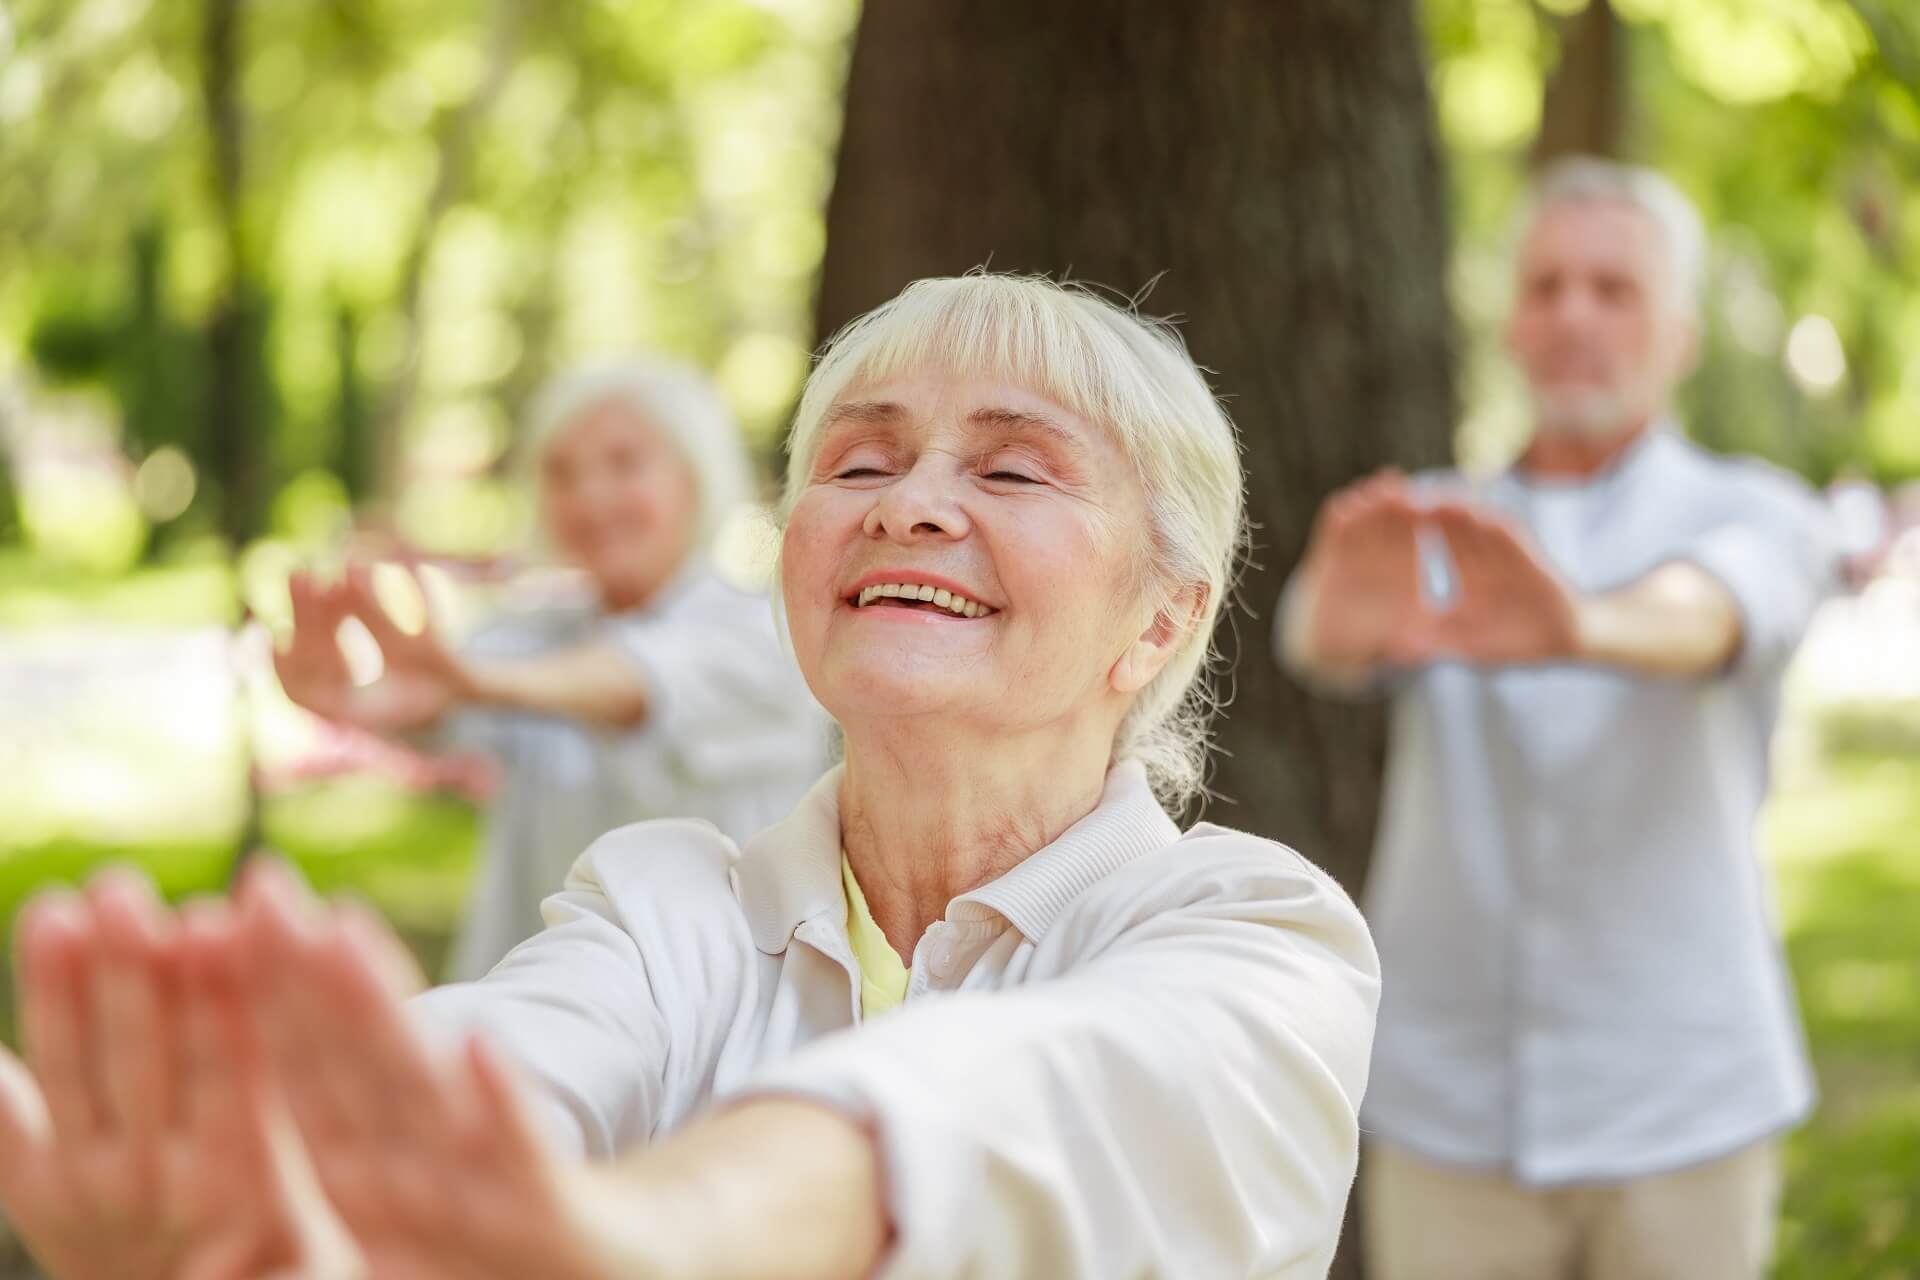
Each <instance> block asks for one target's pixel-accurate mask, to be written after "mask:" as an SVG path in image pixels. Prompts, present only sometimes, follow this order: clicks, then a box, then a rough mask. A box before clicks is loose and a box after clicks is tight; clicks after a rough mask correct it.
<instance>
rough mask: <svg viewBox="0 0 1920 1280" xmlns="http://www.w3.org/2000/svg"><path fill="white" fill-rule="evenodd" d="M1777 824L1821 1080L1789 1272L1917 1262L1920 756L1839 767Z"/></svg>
mask: <svg viewBox="0 0 1920 1280" xmlns="http://www.w3.org/2000/svg"><path fill="white" fill-rule="evenodd" d="M1768 835H1769V843H1770V846H1771V848H1772V850H1773V864H1774V872H1775V877H1776V883H1777V886H1778V889H1779V894H1780V904H1781V911H1782V918H1783V920H1784V923H1785V925H1786V931H1787V950H1788V955H1789V956H1790V958H1791V960H1792V964H1793V971H1794V978H1795V981H1796V983H1797V984H1798V986H1799V992H1800V1004H1801V1009H1802V1013H1803V1015H1804V1017H1805V1019H1806V1024H1807V1031H1808V1037H1809V1040H1810V1041H1811V1043H1812V1046H1813V1052H1814V1059H1815V1064H1816V1067H1817V1069H1818V1072H1819V1076H1820V1086H1821V1103H1820V1108H1819V1110H1818V1112H1817V1113H1816V1114H1815V1115H1814V1117H1813V1119H1812V1121H1811V1122H1810V1123H1808V1124H1807V1125H1806V1126H1805V1127H1804V1128H1802V1129H1801V1130H1800V1131H1799V1132H1798V1133H1796V1134H1795V1135H1794V1136H1793V1137H1792V1139H1791V1140H1790V1141H1789V1143H1788V1146H1787V1187H1786V1200H1785V1204H1784V1205H1783V1208H1782V1215H1781V1223H1780V1249H1779V1255H1778V1257H1779V1261H1778V1266H1777V1268H1776V1270H1775V1276H1776V1280H1816V1278H1817V1280H1850V1278H1853V1277H1858V1278H1859V1280H1896V1278H1899V1277H1920V929H1916V928H1915V922H1916V921H1920V757H1907V758H1899V757H1888V758H1882V759H1855V760H1851V761H1843V762H1841V763H1839V764H1836V765H1834V766H1832V767H1830V768H1829V769H1828V770H1827V771H1826V776H1825V777H1824V778H1823V779H1822V780H1821V781H1820V782H1819V783H1818V784H1817V785H1809V786H1804V787H1801V788H1798V789H1796V790H1795V791H1792V792H1789V793H1788V794H1786V795H1783V796H1782V797H1780V798H1779V800H1778V801H1777V802H1776V803H1775V805H1774V807H1773V810H1772V812H1771V814H1770V815H1769V824H1768Z"/></svg>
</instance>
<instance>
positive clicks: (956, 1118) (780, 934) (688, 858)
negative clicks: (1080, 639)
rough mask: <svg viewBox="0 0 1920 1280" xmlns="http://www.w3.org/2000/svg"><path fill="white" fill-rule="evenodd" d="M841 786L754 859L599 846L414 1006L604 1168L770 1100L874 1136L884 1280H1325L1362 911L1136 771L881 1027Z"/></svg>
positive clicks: (707, 840)
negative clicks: (474, 963) (539, 1090)
mask: <svg viewBox="0 0 1920 1280" xmlns="http://www.w3.org/2000/svg"><path fill="white" fill-rule="evenodd" d="M838 783H839V774H838V771H837V770H836V771H835V772H833V773H830V774H828V775H827V777H826V778H824V779H823V780H822V781H821V782H820V784H819V785H818V786H817V787H815V788H814V790H813V791H812V792H811V793H810V794H809V795H808V797H807V798H806V799H805V800H804V801H802V803H801V805H800V807H799V808H798V809H797V810H796V811H795V812H794V813H793V814H792V816H790V817H789V818H787V819H786V820H785V821H783V822H781V823H779V824H778V825H776V826H774V827H771V828H769V829H768V830H767V831H765V832H763V833H761V834H760V835H758V836H756V837H754V838H753V839H752V840H750V841H748V843H747V844H746V846H745V848H744V850H740V849H737V848H736V846H735V845H734V844H733V842H732V841H730V840H728V839H726V838H725V837H723V836H722V835H720V833H719V832H717V831H716V830H714V829H713V828H712V827H710V826H707V825H706V824H703V823H695V822H654V823H645V824H641V825H637V826H632V827H628V828H625V829H623V830H620V831H616V832H613V833H612V834H610V835H607V836H605V837H604V838H602V839H601V840H599V841H598V842H597V843H595V844H594V845H593V847H592V848H591V849H589V850H588V851H587V853H586V855H585V856H583V857H582V858H581V859H580V861H579V862H578V863H577V864H576V865H575V867H574V869H573V873H572V875H571V876H570V877H569V879H568V882H567V887H566V890H565V891H564V892H562V893H560V894H558V895H556V896H554V897H552V898H550V899H548V900H547V902H546V904H545V907H544V912H545V916H546V919H547V921H548V924H549V928H548V929H547V930H546V931H545V932H543V933H541V934H539V935H538V936H537V937H535V938H534V939H532V940H531V941H529V942H527V943H525V944H523V945H522V946H520V947H519V948H517V949H516V950H515V951H514V952H513V953H512V954H510V955H509V956H508V957H507V959H506V960H505V961H504V962H503V963H502V964H501V965H500V966H499V967H498V968H497V969H495V970H494V971H493V972H492V973H491V974H489V975H488V976H487V977H486V978H485V979H483V980H481V981H479V982H475V983H466V984H462V985H457V986H452V987H443V988H440V989H438V990H436V991H432V992H429V993H428V994H427V995H425V996H424V997H422V998H421V1000H422V1004H423V1006H424V1010H425V1012H426V1013H427V1014H428V1015H429V1018H430V1020H431V1021H433V1022H435V1023H439V1024H443V1025H446V1026H449V1027H459V1028H483V1029H485V1030H486V1031H488V1032H490V1033H491V1034H492V1035H493V1036H494V1037H495V1038H496V1039H497V1041H498V1042H499V1043H500V1044H501V1045H502V1046H503V1047H505V1048H506V1049H508V1050H509V1051H510V1052H512V1053H513V1054H515V1055H516V1056H517V1057H518V1059H519V1060H520V1061H521V1062H522V1063H523V1064H524V1065H525V1066H526V1068H527V1070H528V1072H529V1073H530V1074H531V1076H532V1077H533V1079H534V1080H535V1081H536V1082H537V1083H538V1084H539V1085H541V1086H542V1087H543V1089H544V1093H545V1098H546V1101H547V1103H548V1104H549V1110H550V1113H551V1116H552V1119H553V1121H554V1127H555V1129H556V1132H557V1133H558V1134H559V1135H560V1138H561V1141H563V1142H564V1143H566V1144H568V1145H569V1146H571V1147H574V1148H576V1149H578V1150H579V1151H580V1152H582V1153H584V1154H586V1155H588V1156H592V1157H606V1156H610V1155H612V1154H614V1153H615V1152H617V1151H620V1150H621V1149H623V1148H627V1147H631V1146H634V1145H639V1144H645V1143H648V1142H652V1141H655V1140H658V1139H659V1138H661V1137H663V1136H664V1135H666V1134H668V1133H670V1132H672V1131H673V1130H674V1129H676V1128H677V1127H679V1126H680V1125H682V1124H684V1123H685V1122H686V1121H687V1120H688V1118H689V1117H691V1116H693V1115H695V1114H696V1113H698V1112H700V1111H702V1110H704V1109H706V1108H708V1107H710V1106H712V1105H713V1104H714V1102H715V1101H716V1099H722V1098H731V1097H740V1096H744V1095H750V1094H756V1093H767V1092H776V1093H781V1094H787V1095H792V1094H801V1095H806V1096H811V1097H816V1098H819V1099H821V1100H822V1101H824V1102H826V1103H828V1104H830V1105H833V1106H835V1107H839V1108H843V1109H845V1110H846V1111H849V1112H851V1113H854V1114H856V1115H859V1116H861V1117H865V1118H868V1119H870V1120H871V1122H872V1123H873V1124H874V1126H875V1129H876V1131H877V1133H878V1134H879V1135H880V1141H881V1144H882V1148H883V1152H884V1157H885V1164H886V1175H887V1180H888V1186H889V1194H890V1201H891V1207H892V1211H893V1214H894V1217H895V1225H896V1228H897V1233H898V1234H897V1241H896V1243H895V1246H894V1248H893V1250H892V1252H891V1253H890V1254H889V1257H888V1260H887V1262H886V1264H885V1266H883V1268H882V1271H881V1274H882V1275H883V1276H887V1277H914V1278H916V1280H919V1278H923V1277H924V1278H929V1280H930V1278H933V1277H963V1276H964V1277H1013V1276H1030V1277H1044V1278H1045V1280H1078V1278H1082V1277H1084V1278H1085V1280H1096V1278H1097V1280H1112V1278H1115V1277H1139V1276H1164V1277H1179V1278H1181V1280H1206V1278H1207V1277H1216V1276H1217V1277H1268V1276H1286V1277H1307V1276H1322V1275H1324V1274H1325V1272H1326V1268H1327V1265H1328V1263H1329V1261H1330V1259H1331V1258H1332V1256H1333V1250H1334V1245H1335V1242H1336V1240H1337V1238H1338V1236H1339V1228H1340V1219H1341V1214H1342V1211H1343V1209H1344V1206H1345V1202H1346V1196H1347V1189H1348V1186H1349V1184H1350V1182H1351V1180H1352V1177H1353V1171H1354V1165H1355V1160H1356V1148H1357V1137H1358V1129H1357V1121H1356V1114H1357V1110H1358V1107H1359V1105H1360V1098H1361V1093H1362V1091H1363V1090H1364V1088H1365V1085H1366V1077H1367V1062H1368V1053H1369V1048H1370V1044H1371V1041H1372V1036H1373V1020H1374V1009H1375V1005H1376V1003H1377V1000H1378V996H1379V969H1378V963H1377V960H1376V958H1375V955H1374V950H1373V944H1372V942H1371V940H1370V938H1369V937H1368V934H1367V929H1366V926H1365V924H1364V923H1363V922H1362V921H1361V918H1360V915H1359V913H1358V912H1357V911H1356V910H1355V909H1354V907H1353V905H1352V903H1351V902H1350V901H1349V900H1348V899H1347V897H1346V895H1345V894H1344V893H1342V892H1341V891H1340V889H1339V888H1338V887H1337V886H1336V885H1335V884H1334V883H1333V882H1332V881H1331V880H1330V879H1329V878H1328V877H1327V876H1326V875H1325V874H1324V873H1322V872H1321V871H1320V870H1319V869H1318V868H1316V867H1314V866H1313V865H1312V864H1311V863H1309V862H1307V861H1306V860H1305V859H1304V858H1302V857H1300V856H1299V855H1298V854H1296V853H1294V852H1293V851H1292V850H1290V849H1286V848H1284V847H1282V846H1280V845H1277V844H1274V843H1273V842H1271V841H1268V840H1263V839H1260V838H1259V837H1256V836H1250V835H1246V834H1243V833H1240V832H1235V831H1229V830H1225V829H1223V828H1219V827H1214V826H1207V825H1202V826H1199V827H1196V828H1194V829H1193V830H1192V831H1189V832H1187V833H1186V834H1185V835H1182V834H1181V833H1180V831H1179V830H1178V828H1176V827H1175V825H1174V824H1173V822H1172V821H1171V820H1170V819H1169V818H1168V817H1167V816H1166V814H1165V813H1164V812H1163V811H1162V810H1161V809H1160V807H1159V805H1158V804H1157V803H1155V801H1154V799H1153V796H1152V793H1151V791H1150V790H1149V788H1148V786H1147V782H1146V778H1145V775H1144V774H1143V772H1142V771H1141V769H1140V768H1139V766H1137V765H1133V764H1124V765H1121V766H1119V767H1117V768H1116V769H1115V770H1114V771H1113V773H1112V774H1111V775H1110V776H1109V778H1108V781H1107V787H1106V792H1105V795H1104V797H1103V798H1102V800H1101V803H1100V805H1099V806H1098V807H1097V808H1096V809H1095V810H1094V811H1093V812H1092V813H1091V814H1089V815H1088V816H1087V817H1086V818H1085V819H1083V820H1082V821H1081V822H1079V823H1078V824H1076V825H1075V826H1074V827H1072V828H1071V829H1070V830H1068V831H1067V832H1066V833H1065V834H1064V835H1063V836H1061V838H1060V839H1059V840H1057V841H1055V842H1054V843H1053V844H1051V845H1049V846H1047V847H1046V848H1044V849H1042V850H1040V851H1039V852H1038V853H1036V854H1034V855H1033V856H1032V857H1030V858H1029V859H1027V860H1026V861H1025V862H1023V863H1021V864H1020V865H1019V866H1018V867H1016V868H1015V869H1014V870H1012V871H1010V872H1008V873H1007V874H1006V875H1004V876H1002V877H1001V878H999V879H998V880H995V881H993V882H992V883H990V884H988V885H986V886H984V887H982V888H980V889H978V890H975V891H974V892H971V893H968V894H965V895H963V896H962V897H960V898H957V899H955V900H954V901H953V903H952V904H951V905H950V906H949V907H948V910H947V913H946V916H945V918H944V919H943V920H941V921H939V922H936V923H935V924H934V925H933V927H932V928H930V929H929V930H928V932H927V934H926V936H925V937H924V938H922V940H921V941H920V944H919V946H918V947H917V949H916V950H915V952H914V957H913V979H912V985H911V987H910V989H909V992H908V996H907V1001H906V1003H905V1004H904V1005H902V1006H901V1007H900V1008H899V1009H898V1010H897V1011H895V1012H893V1013H889V1014H887V1015H886V1016H884V1017H882V1018H878V1019H876V1020H875V1021H873V1022H871V1023H868V1024H866V1025H862V1024H861V1019H860V984H859V980H858V971H857V968H856V966H855V964H854V960H853V956H852V953H851V951H850V950H849V947H848V943H847V937H846V930H845V919H846V901H845V898H844V896H843V890H842V886H841V878H840V858H841V845H840V824H839V815H838V808H837V788H838Z"/></svg>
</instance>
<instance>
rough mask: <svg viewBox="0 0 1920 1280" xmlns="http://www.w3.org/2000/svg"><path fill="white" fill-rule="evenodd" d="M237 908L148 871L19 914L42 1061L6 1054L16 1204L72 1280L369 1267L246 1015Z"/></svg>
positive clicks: (2, 1140) (185, 1278)
mask: <svg viewBox="0 0 1920 1280" xmlns="http://www.w3.org/2000/svg"><path fill="white" fill-rule="evenodd" d="M232 936H233V923H232V919H231V917H230V916H229V915H228V914H226V913H225V912H224V910H223V909H221V908H218V907H207V908H205V909H203V910H200V911H196V912H193V913H191V914H190V915H189V916H187V917H186V918H184V919H182V920H176V919H175V918H173V917H171V916H170V915H169V914H168V913H167V912H165V911H164V910H163V909H162V908H161V907H160V905H159V903H158V902H157V901H156V900H155V898H154V896H153V894H152V891H151V889H149V888H148V887H147V886H146V884H145V882H144V881H143V880H141V879H139V878H138V877H135V876H132V875H129V874H124V873H122V874H114V873H110V874H108V875H106V876H103V877H101V878H99V879H97V880H96V881H95V882H94V883H93V885H92V886H91V887H90V888H89V889H88V891H87V893H86V896H85V897H84V898H82V897H78V896H75V895H72V894H54V895H47V896H45V897H43V898H41V899H40V900H38V901H36V902H35V903H34V904H32V905H30V906H29V907H28V908H27V910H26V911H25V912H24V913H23V916H22V919H21V921H20V923H19V926H18V939H19V942H18V951H19V954H18V969H19V973H20V975H21V976H20V1008H21V1012H22V1015H23V1024H24V1029H25V1032H26V1038H27V1044H28V1058H27V1061H26V1062H25V1063H23V1062H21V1061H20V1060H19V1059H17V1058H15V1057H13V1056H12V1055H10V1054H5V1053H4V1052H3V1051H0V1085H3V1086H4V1087H0V1203H4V1206H5V1209H6V1212H7V1215H8V1217H9V1219H10V1220H11V1221H12V1223H13V1225H14V1227H15V1228H16V1229H17V1230H18V1231H19V1232H20V1234H21V1236H22V1238H23V1239H24V1240H25V1242H26V1244H27V1246H28V1248H29V1249H30V1250H31V1251H32V1252H33V1254H34V1256H35V1258H36V1259H37V1260H38V1261H39V1263H40V1264H41V1266H42V1267H43V1268H44V1269H45V1270H46V1271H47V1272H48V1273H49V1274H50V1275H52V1276H54V1277H56V1280H149V1278H150V1280H161V1278H163V1277H165V1278H168V1280H173V1278H178V1280H249V1278H258V1277H272V1276H300V1277H310V1278H313V1280H330V1278H332V1277H350V1276H353V1275H355V1274H356V1269H355V1267H354V1265H353V1262H352V1259H351V1256H350V1254H349V1253H348V1252H347V1251H346V1249H345V1248H344V1240H343V1237H341V1236H340V1235H339V1233H338V1227H337V1224H336V1223H335V1222H334V1221H333V1219H332V1217H331V1215H330V1214H329V1213H328V1211H327V1210H326V1207H325V1205H324V1204H323V1203H322V1202H321V1201H320V1200H319V1198H318V1197H317V1195H316V1194H315V1193H314V1189H313V1181H312V1179H311V1177H310V1176H308V1175H306V1174H305V1172H304V1171H303V1168H302V1166H301V1163H300V1159H299V1153H298V1149H297V1145H296V1144H295V1143H294V1142H293V1140H292V1138H293V1131H292V1128H291V1126H290V1124H289V1123H288V1122H287V1121H286V1119H285V1117H284V1113H282V1112H280V1111H279V1110H278V1109H277V1106H276V1104H275V1102H274V1100H273V1099H272V1098H271V1097H269V1096H267V1095H266V1094H264V1093H263V1092H262V1091H261V1089H260V1087H259V1084H260V1081H261V1079H262V1077H261V1076H260V1074H259V1073H258V1072H255V1071H249V1070H247V1069H246V1065H245V1062H246V1055H247V1053H248V1049H247V1043H248V1042H247V1037H246V1035H245V1029H244V1027H243V1026H242V1025H241V1024H239V1023H238V1022H237V1021H236V1020H235V1019H234V1018H233V1017H232V1016H231V1015H232V1010H233V1001H232V999H231V998H230V994H229V993H230V992H231V990H232V987H231V983H232V980H233V974H232V972H231V971H230V968H229V967H228V966H227V965H226V964H224V963H223V962H222V960H221V957H222V956H223V955H228V954H230V953H231V952H232V950H233V948H232V945H231V939H232Z"/></svg>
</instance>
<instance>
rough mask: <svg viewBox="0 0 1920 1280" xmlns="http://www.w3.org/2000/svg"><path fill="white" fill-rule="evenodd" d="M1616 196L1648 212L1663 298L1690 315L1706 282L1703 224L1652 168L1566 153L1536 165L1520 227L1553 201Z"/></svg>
mask: <svg viewBox="0 0 1920 1280" xmlns="http://www.w3.org/2000/svg"><path fill="white" fill-rule="evenodd" d="M1589 200H1617V201H1621V202H1623V203H1625V204H1629V205H1632V206H1633V207H1634V208H1636V209H1638V210H1640V212H1642V213H1644V214H1646V215H1647V218H1648V220H1649V221H1651V222H1652V223H1653V225H1654V228H1655V229H1656V230H1657V231H1658V232H1659V235H1660V242H1661V247H1662V248H1663V249H1664V251H1665V252H1666V255H1667V268H1668V282H1669V284H1670V285H1671V289H1670V292H1669V296H1668V299H1667V301H1668V302H1669V303H1670V304H1671V305H1672V306H1673V307H1674V308H1675V309H1676V310H1678V312H1679V313H1680V314H1681V315H1683V316H1686V317H1688V318H1692V317H1693V315H1694V314H1695V313H1696V312H1697V311H1698V310H1699V308H1700V300H1701V294H1702V292H1703V291H1704V289H1705V287H1706V272H1707V229H1706V225H1705V224H1704V223H1703V222H1701V220H1700V212H1699V210H1697V209H1695V208H1694V207H1693V201H1691V200H1689V199H1687V197H1686V195H1685V194H1684V193H1683V192H1682V191H1681V190H1680V188H1678V187H1676V186H1674V185H1673V183H1671V182H1669V181H1668V180H1667V179H1666V178H1664V177H1662V176H1661V175H1659V174H1658V173H1655V172H1654V171H1653V170H1651V169H1644V168H1641V167H1640V166H1638V165H1631V164H1620V163H1619V162H1617V161H1613V160H1602V159H1600V158H1598V157H1595V156H1567V157H1564V158H1562V159H1559V160H1555V161H1553V162H1552V163H1550V164H1548V165H1547V166H1546V167H1544V168H1543V169H1541V170H1540V172H1539V174H1538V175H1537V176H1536V177H1535V178H1534V180H1533V185H1532V187H1531V188H1530V191H1529V198H1528V201H1527V206H1526V210H1525V217H1524V218H1523V219H1522V221H1521V224H1520V225H1521V231H1522V233H1523V234H1524V232H1525V230H1526V228H1528V227H1530V226H1532V225H1533V221H1534V219H1535V218H1537V217H1539V215H1540V213H1541V211H1542V210H1544V209H1547V208H1550V207H1552V206H1553V205H1557V204H1569V203H1579V202H1582V201H1589Z"/></svg>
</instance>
